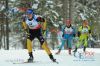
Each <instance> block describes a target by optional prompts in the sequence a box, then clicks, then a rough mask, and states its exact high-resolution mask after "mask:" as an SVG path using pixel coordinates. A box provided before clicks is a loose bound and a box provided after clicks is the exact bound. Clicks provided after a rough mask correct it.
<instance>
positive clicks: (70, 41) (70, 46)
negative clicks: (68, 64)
mask: <svg viewBox="0 0 100 66" xmlns="http://www.w3.org/2000/svg"><path fill="white" fill-rule="evenodd" d="M71 49H72V37H69V38H68V52H69V54H70V55H71Z"/></svg>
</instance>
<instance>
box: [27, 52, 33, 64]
mask: <svg viewBox="0 0 100 66" xmlns="http://www.w3.org/2000/svg"><path fill="white" fill-rule="evenodd" d="M29 56H30V57H29V59H28V62H29V63H31V62H33V60H34V58H33V54H32V52H30V53H29Z"/></svg>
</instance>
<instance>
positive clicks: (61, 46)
mask: <svg viewBox="0 0 100 66" xmlns="http://www.w3.org/2000/svg"><path fill="white" fill-rule="evenodd" d="M64 45H65V39H62V44H61V45H60V47H59V50H58V52H56V54H59V53H60V52H61V49H62V48H63V47H64Z"/></svg>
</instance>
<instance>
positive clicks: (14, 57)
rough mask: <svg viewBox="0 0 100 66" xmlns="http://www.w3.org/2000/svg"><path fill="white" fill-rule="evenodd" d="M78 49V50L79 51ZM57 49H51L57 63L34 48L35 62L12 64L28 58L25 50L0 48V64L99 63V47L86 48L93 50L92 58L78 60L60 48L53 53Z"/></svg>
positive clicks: (66, 65) (69, 65)
mask: <svg viewBox="0 0 100 66" xmlns="http://www.w3.org/2000/svg"><path fill="white" fill-rule="evenodd" d="M81 50H82V49H79V50H78V51H81ZM56 51H57V50H52V52H53V55H54V57H55V58H56V59H57V61H58V62H59V64H56V63H53V62H52V61H51V60H50V59H49V57H48V55H47V54H46V53H45V52H44V51H43V50H35V51H33V53H34V57H35V58H34V61H37V62H36V63H27V64H13V62H23V61H25V60H26V59H27V58H28V54H27V50H26V49H20V50H3V49H1V50H0V66H75V65H76V66H99V65H100V48H95V49H94V48H88V49H87V51H88V52H91V51H92V52H94V59H93V60H84V61H83V59H82V60H79V59H78V58H76V57H74V56H73V55H68V52H67V51H66V50H62V52H61V53H60V54H59V55H55V52H56Z"/></svg>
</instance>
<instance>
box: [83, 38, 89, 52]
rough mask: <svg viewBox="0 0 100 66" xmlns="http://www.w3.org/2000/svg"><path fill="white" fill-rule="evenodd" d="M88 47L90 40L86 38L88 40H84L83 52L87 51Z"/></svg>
mask: <svg viewBox="0 0 100 66" xmlns="http://www.w3.org/2000/svg"><path fill="white" fill-rule="evenodd" d="M87 45H88V40H87V38H86V39H84V48H83V51H84V52H85V51H86V47H87Z"/></svg>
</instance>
